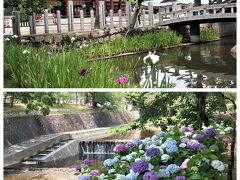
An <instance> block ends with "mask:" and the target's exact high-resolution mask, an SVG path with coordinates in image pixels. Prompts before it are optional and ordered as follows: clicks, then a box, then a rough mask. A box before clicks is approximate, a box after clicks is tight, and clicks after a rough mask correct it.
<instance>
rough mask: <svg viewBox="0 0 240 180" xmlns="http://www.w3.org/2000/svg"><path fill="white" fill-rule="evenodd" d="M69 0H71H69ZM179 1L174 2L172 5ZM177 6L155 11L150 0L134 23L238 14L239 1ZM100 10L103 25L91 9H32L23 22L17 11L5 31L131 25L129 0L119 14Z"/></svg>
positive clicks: (39, 31) (26, 32) (23, 32)
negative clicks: (53, 11)
mask: <svg viewBox="0 0 240 180" xmlns="http://www.w3.org/2000/svg"><path fill="white" fill-rule="evenodd" d="M69 2H70V1H69ZM174 6H176V4H174V3H173V8H172V9H176V8H174ZM189 6H190V7H191V8H187V9H183V10H177V11H173V12H170V13H164V14H162V13H158V14H154V10H153V5H152V2H149V3H148V8H147V10H143V12H142V15H141V17H140V18H139V19H138V20H137V22H136V25H135V27H153V26H159V25H167V24H169V23H173V22H181V21H187V20H194V19H200V18H204V17H207V16H208V17H215V16H218V15H221V14H226V13H228V14H229V16H231V15H232V14H234V15H235V14H236V9H237V8H236V3H233V4H215V5H204V6H199V7H192V5H191V4H189ZM72 8H73V7H72V6H69V11H68V12H73V9H72ZM101 8H102V10H101V11H99V12H101V14H99V19H98V20H99V22H100V27H96V26H95V25H96V21H97V19H96V17H95V12H94V11H93V10H91V11H90V13H89V14H90V17H89V16H88V17H86V16H84V14H83V10H80V17H78V18H75V17H74V15H73V14H70V16H68V18H67V19H66V18H65V19H64V18H61V12H60V11H57V13H56V15H55V16H54V19H52V16H51V14H49V13H48V12H47V10H45V11H44V14H43V15H42V16H43V18H41V20H39V19H38V18H37V15H36V14H35V13H33V15H32V16H30V17H29V21H28V22H26V23H24V26H23V23H22V22H20V13H19V12H14V13H13V16H12V17H13V18H12V22H11V23H12V25H11V23H10V22H8V24H7V25H6V24H5V34H8V35H13V34H16V35H29V34H33V35H34V34H49V33H62V32H64V33H66V32H74V31H75V32H76V31H77V32H79V31H80V32H83V31H94V30H96V29H104V28H109V29H115V28H124V27H128V26H129V24H130V21H131V16H132V13H133V12H132V7H131V4H130V3H126V7H125V9H123V10H121V9H120V10H119V11H118V14H116V13H114V12H113V10H110V11H109V13H108V14H106V11H105V7H104V6H103V7H101Z"/></svg>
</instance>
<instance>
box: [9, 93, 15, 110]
mask: <svg viewBox="0 0 240 180" xmlns="http://www.w3.org/2000/svg"><path fill="white" fill-rule="evenodd" d="M14 99H15V93H14V92H12V97H11V102H10V107H13V104H14Z"/></svg>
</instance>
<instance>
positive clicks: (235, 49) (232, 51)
mask: <svg viewBox="0 0 240 180" xmlns="http://www.w3.org/2000/svg"><path fill="white" fill-rule="evenodd" d="M230 51H231V53H234V54H236V52H237V45H235V46H233V48H232V49H231V50H230Z"/></svg>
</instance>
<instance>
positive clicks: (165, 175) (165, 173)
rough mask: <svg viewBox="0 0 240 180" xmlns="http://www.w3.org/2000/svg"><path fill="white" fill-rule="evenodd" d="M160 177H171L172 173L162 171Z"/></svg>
mask: <svg viewBox="0 0 240 180" xmlns="http://www.w3.org/2000/svg"><path fill="white" fill-rule="evenodd" d="M158 175H159V177H170V173H169V171H167V170H166V169H160V170H159V174H158Z"/></svg>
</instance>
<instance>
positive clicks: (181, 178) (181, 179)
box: [175, 176, 186, 180]
mask: <svg viewBox="0 0 240 180" xmlns="http://www.w3.org/2000/svg"><path fill="white" fill-rule="evenodd" d="M175 180H186V177H185V176H176V178H175Z"/></svg>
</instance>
